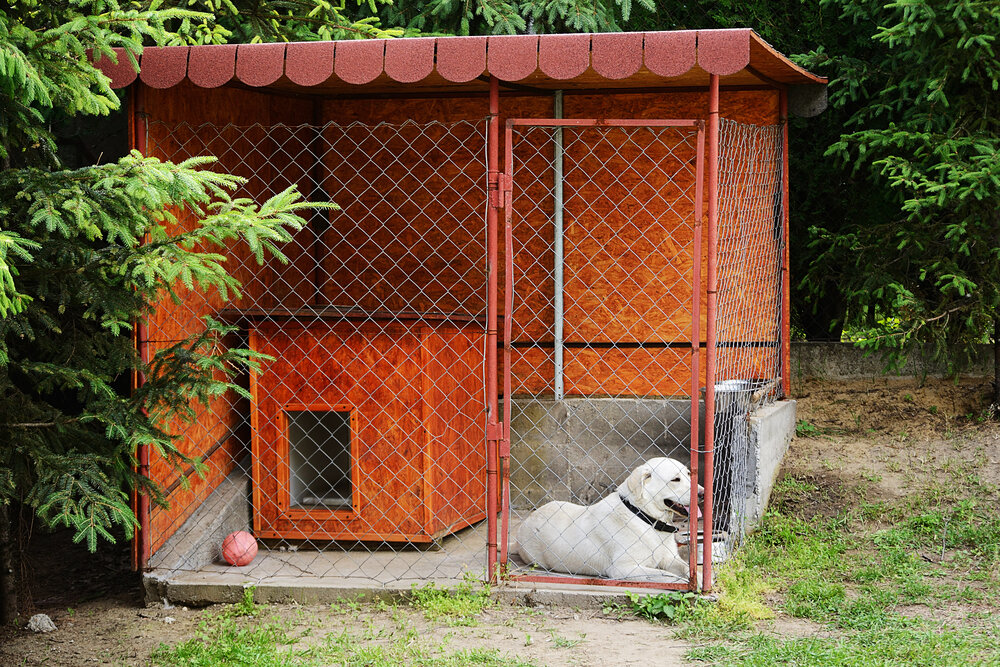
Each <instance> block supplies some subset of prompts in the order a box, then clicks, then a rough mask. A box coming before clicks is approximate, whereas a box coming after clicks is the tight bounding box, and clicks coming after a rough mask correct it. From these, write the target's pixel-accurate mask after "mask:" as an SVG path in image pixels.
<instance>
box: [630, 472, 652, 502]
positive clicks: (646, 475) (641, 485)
mask: <svg viewBox="0 0 1000 667" xmlns="http://www.w3.org/2000/svg"><path fill="white" fill-rule="evenodd" d="M652 478H653V470H652V469H651V468H650V467H649V466H648V465H645V464H643V465H641V466H639V467H638V468H636V469H635V470H634V471H632V474H631V475H629V476H628V480H627V481H626V484H627V486H628V492H629V493H630V494H631V495H632V499H633V500H634V501H635V502H636V503H642V502H644V501H645V500H646V482H648V481H649V480H651V479H652Z"/></svg>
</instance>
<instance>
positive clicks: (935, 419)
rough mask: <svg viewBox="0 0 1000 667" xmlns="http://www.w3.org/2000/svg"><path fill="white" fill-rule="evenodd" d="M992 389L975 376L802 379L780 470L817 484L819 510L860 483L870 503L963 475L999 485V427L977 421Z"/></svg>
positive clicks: (836, 507)
mask: <svg viewBox="0 0 1000 667" xmlns="http://www.w3.org/2000/svg"><path fill="white" fill-rule="evenodd" d="M991 391H992V385H991V383H990V382H989V381H987V380H983V379H960V380H959V381H958V382H955V381H953V380H940V379H928V380H926V381H924V382H918V381H916V380H886V379H875V380H854V381H838V382H817V381H813V382H803V383H800V384H799V385H797V386H796V389H795V394H796V396H795V398H796V400H797V401H798V405H797V412H798V416H797V418H798V420H799V422H798V423H799V428H798V436H797V437H796V438H795V439H794V440H793V442H792V444H791V446H790V447H789V451H788V454H787V455H786V457H785V461H784V463H783V466H782V473H783V474H790V475H792V476H794V477H796V478H797V479H802V480H804V481H808V482H810V483H812V484H815V485H816V486H817V487H819V489H820V491H821V493H820V494H817V496H816V508H815V509H816V511H817V513H820V514H823V513H826V512H832V513H836V512H837V511H840V510H841V509H843V508H844V507H845V505H846V504H848V503H851V502H856V501H857V491H858V490H859V489H860V490H861V491H863V492H864V494H865V496H866V499H867V500H869V501H873V500H879V499H884V500H892V499H895V498H899V497H902V496H905V495H908V494H910V493H912V492H913V491H915V490H924V489H929V488H933V487H934V486H937V485H946V484H948V483H949V481H950V480H952V479H953V478H954V477H955V476H961V475H974V476H975V477H976V478H977V479H978V481H979V482H981V483H983V484H987V485H994V486H995V485H1000V424H997V423H996V422H995V421H992V422H991V421H987V420H985V419H984V418H985V416H986V412H987V410H988V406H989V402H990V401H989V399H990V392H991ZM795 509H796V510H800V509H801V508H795Z"/></svg>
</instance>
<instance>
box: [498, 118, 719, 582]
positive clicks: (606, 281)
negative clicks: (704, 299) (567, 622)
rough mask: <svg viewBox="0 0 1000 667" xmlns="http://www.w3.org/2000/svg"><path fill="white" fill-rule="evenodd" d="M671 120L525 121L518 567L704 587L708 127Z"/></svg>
mask: <svg viewBox="0 0 1000 667" xmlns="http://www.w3.org/2000/svg"><path fill="white" fill-rule="evenodd" d="M657 123H658V121H631V122H629V121H602V124H600V125H598V124H596V122H595V121H555V120H552V121H520V120H518V121H512V122H511V124H509V126H508V132H507V169H508V174H509V175H510V177H511V179H512V184H513V186H512V188H513V189H512V202H511V206H509V207H508V216H509V220H508V237H507V245H506V263H507V273H506V280H507V281H508V288H509V292H508V295H509V296H508V300H507V303H506V307H505V316H506V325H505V341H504V343H505V356H506V357H507V360H508V361H507V368H506V369H505V374H506V378H507V385H506V387H505V388H504V410H505V418H506V419H507V422H508V424H509V426H508V428H507V433H508V434H509V437H510V449H511V453H510V460H509V468H508V470H509V474H508V477H507V479H508V483H507V485H506V488H505V498H504V507H505V509H506V513H505V520H508V521H509V524H508V528H509V537H510V539H509V543H507V544H505V543H503V541H501V551H502V554H501V559H500V560H501V564H502V567H506V571H507V573H508V575H509V576H514V577H524V578H531V579H534V580H552V581H564V582H567V583H570V582H574V581H576V582H579V581H584V580H586V581H590V580H599V581H604V582H607V581H612V580H621V581H629V582H630V584H632V585H635V584H640V585H652V586H661V587H678V588H686V587H688V586H692V585H694V579H693V574H694V562H695V559H694V555H693V554H691V553H690V551H689V550H688V548H687V545H688V543H689V539H688V540H687V541H685V540H679V539H678V538H679V537H680V536H685V535H687V537H688V538H690V535H691V532H692V529H691V527H690V525H689V522H688V516H689V512H690V511H691V508H692V507H694V508H696V507H697V496H698V492H699V487H698V483H697V480H696V478H695V479H693V478H692V476H691V471H690V468H689V466H690V464H691V463H692V460H693V457H692V453H691V452H692V442H695V443H696V442H697V438H695V439H694V440H692V438H691V432H692V420H691V408H692V404H694V405H695V406H697V394H696V392H695V398H694V401H692V387H694V386H697V385H696V383H697V371H696V368H697V356H695V354H693V350H697V341H698V340H700V338H699V336H700V333H699V329H700V327H699V322H698V321H697V320H696V319H695V318H693V316H692V312H693V311H694V308H693V305H694V303H695V300H696V299H700V298H701V297H700V295H699V292H700V290H698V289H697V288H696V287H695V279H696V278H695V277H696V274H697V272H696V270H695V268H696V267H700V264H701V257H700V252H699V251H698V250H697V248H698V247H699V246H698V241H697V239H698V237H699V235H700V217H701V203H702V190H701V183H700V176H701V170H700V168H699V163H700V162H701V159H702V145H701V141H702V139H701V132H700V130H699V128H700V123H698V122H696V121H659V123H660V124H657ZM692 340H694V341H695V347H694V348H693V347H692ZM695 409H697V407H695ZM695 511H696V510H695ZM679 543H680V544H679ZM508 549H509V551H508Z"/></svg>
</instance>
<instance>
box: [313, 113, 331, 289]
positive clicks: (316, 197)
mask: <svg viewBox="0 0 1000 667" xmlns="http://www.w3.org/2000/svg"><path fill="white" fill-rule="evenodd" d="M312 104H313V108H312V122H313V137H312V142H311V146H310V150H309V152H310V153H311V155H312V159H313V164H312V167H311V169H310V170H309V177H310V179H311V180H312V190H311V192H310V193H309V199H310V200H311V201H314V202H317V201H324V202H325V201H328V200H329V199H330V197H329V196H328V195H327V193H326V189H325V187H324V180H325V179H324V178H323V177H324V173H325V170H326V164H325V157H326V154H325V153H326V151H325V146H324V141H323V102H322V101H321V100H313V103H312ZM329 215H330V213H329V211H326V210H323V209H318V210H316V211H313V213H312V215H311V216H310V217H309V227H310V228H311V229H312V233H313V238H312V258H313V274H312V281H313V298H312V300H313V303H315V304H316V305H321V304H322V303H323V287H322V285H323V233H324V232H325V231H326V228H327V226H328V225H329V222H330V218H329Z"/></svg>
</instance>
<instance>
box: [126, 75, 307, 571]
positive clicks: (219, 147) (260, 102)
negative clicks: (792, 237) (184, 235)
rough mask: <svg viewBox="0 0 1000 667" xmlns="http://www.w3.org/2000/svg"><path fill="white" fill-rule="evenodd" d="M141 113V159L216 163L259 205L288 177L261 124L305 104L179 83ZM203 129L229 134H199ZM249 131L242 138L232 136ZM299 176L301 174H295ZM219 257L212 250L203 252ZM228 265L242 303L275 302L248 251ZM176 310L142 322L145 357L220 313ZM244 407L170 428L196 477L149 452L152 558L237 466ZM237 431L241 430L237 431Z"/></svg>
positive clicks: (206, 308) (210, 303)
mask: <svg viewBox="0 0 1000 667" xmlns="http://www.w3.org/2000/svg"><path fill="white" fill-rule="evenodd" d="M143 97H144V107H145V112H146V114H147V150H146V152H147V154H148V155H150V156H153V157H158V158H161V159H165V160H171V161H174V162H180V161H181V160H183V159H186V158H188V157H194V156H199V155H215V156H217V157H219V162H218V163H217V165H216V166H213V167H212V169H217V170H220V171H225V172H228V173H232V174H236V175H238V176H242V177H244V178H247V179H248V182H247V183H246V184H245V185H244V186H242V188H241V190H240V191H239V192H238V193H237V195H238V196H243V197H250V198H253V199H257V200H260V199H263V198H265V197H266V196H268V195H269V194H270V193H271V191H272V190H271V188H272V186H271V185H270V184H272V183H273V182H274V181H275V174H276V173H277V172H278V171H284V172H285V173H290V174H295V173H297V168H296V167H295V166H294V163H292V162H291V161H290V160H289V159H287V158H285V159H284V160H282V157H281V155H282V154H281V153H278V152H276V151H275V150H274V140H275V137H273V136H271V137H269V136H268V133H265V132H264V131H263V129H262V127H257V128H255V127H253V125H254V124H257V123H260V124H263V126H266V125H269V124H271V122H272V119H274V118H281V119H283V120H284V122H293V121H294V122H300V123H301V122H308V120H309V117H310V116H309V113H310V108H311V107H310V105H308V104H306V103H303V102H299V101H286V100H281V99H279V98H274V97H271V96H265V95H261V94H258V93H253V92H250V91H245V90H236V89H225V88H216V89H210V90H206V89H202V88H198V87H196V86H193V85H191V84H187V83H185V84H181V85H180V86H178V87H175V88H172V89H168V90H157V89H153V88H145V89H144V91H143ZM204 124H211V125H213V126H217V127H220V128H221V127H225V126H227V125H231V126H232V127H230V128H228V129H226V130H223V131H206V128H205V127H203V125H204ZM237 127H247V128H249V129H237ZM298 171H299V172H300V171H301V170H298ZM175 213H176V214H177V216H178V230H177V231H183V230H186V229H191V228H192V225H193V224H194V218H193V216H191V215H190V214H189V213H186V212H183V211H176V212H175ZM204 249H206V250H211V251H214V252H218V251H219V248H215V247H208V248H204ZM224 252H225V254H226V255H227V266H228V268H229V269H230V271H231V272H232V273H233V274H234V275H235V276H236V277H237V278H238V279H239V280H240V281H241V282H242V283H243V284H244V286H245V289H244V292H243V300H242V302H241V303H242V304H252V305H253V304H257V303H260V302H262V301H264V302H266V300H267V299H274V298H275V295H276V294H278V293H279V290H278V288H277V286H276V284H275V283H276V281H275V280H274V272H273V271H270V270H269V267H268V266H265V267H260V266H258V265H257V262H256V260H255V259H254V258H253V255H252V253H251V252H250V251H249V248H247V246H246V244H243V243H233V244H231V245H230V246H229V247H227V248H225V249H224ZM175 291H176V296H177V301H175V300H174V299H172V298H170V297H169V296H168V295H164V296H163V298H162V299H161V300H160V302H159V303H158V305H157V307H156V310H155V312H154V314H153V315H152V317H151V318H150V320H149V323H148V348H149V353H150V354H155V353H156V352H157V351H158V350H162V349H164V348H167V347H169V346H171V345H173V344H175V343H176V342H178V341H181V340H183V339H185V338H186V337H187V336H190V335H192V334H195V333H198V332H200V331H202V330H203V329H204V326H203V324H202V320H201V318H202V317H204V316H205V315H215V314H217V313H218V311H219V310H220V309H221V308H223V307H226V306H227V304H226V303H225V302H224V300H223V299H222V297H221V295H220V294H219V293H218V292H217V291H214V290H213V291H210V292H209V293H208V294H202V293H200V292H196V291H191V290H188V289H186V288H185V287H184V286H183V285H181V284H178V285H176V286H175ZM248 409H249V408H248V405H247V403H246V401H241V400H239V399H238V397H237V396H236V395H235V394H234V393H228V394H226V395H224V396H221V397H219V398H217V399H215V400H213V401H212V402H211V403H210V404H209V405H208V406H206V407H205V408H203V409H199V417H198V420H197V421H196V422H195V423H193V424H190V425H182V424H174V425H173V430H174V432H179V433H181V438H180V440H179V443H178V446H179V447H180V449H181V450H182V451H183V452H184V453H186V454H188V455H189V456H192V457H198V458H202V460H203V463H205V464H206V465H205V470H204V473H203V474H192V471H191V470H183V471H181V470H177V469H175V468H174V467H173V466H172V465H170V464H168V463H167V461H165V460H164V459H163V458H162V457H160V456H158V455H157V454H156V453H155V452H152V453H151V461H150V475H151V477H152V478H153V479H155V480H156V481H158V482H159V483H160V484H161V485H163V487H164V488H165V489H166V490H167V491H168V494H167V498H166V500H167V501H168V503H169V506H168V507H165V508H164V507H154V508H153V509H152V510H151V512H150V546H151V552H152V553H155V552H156V551H157V550H158V549H160V548H161V547H162V546H163V544H164V543H165V542H166V540H167V539H168V538H169V537H170V536H171V535H172V534H173V533H174V531H176V530H177V529H178V528H179V527H180V525H181V524H182V523H183V522H184V520H185V519H186V518H187V517H188V516H189V515H190V514H191V512H193V511H194V509H195V508H196V507H197V505H198V504H199V503H200V502H201V501H202V500H204V498H206V497H207V495H208V494H209V493H210V492H211V491H212V490H213V489H214V488H215V487H216V486H217V485H218V484H219V482H221V481H222V479H224V478H225V476H226V475H228V474H229V473H230V472H231V471H232V470H233V468H234V466H235V465H236V462H237V461H238V460H239V459H240V458H242V457H243V456H245V455H246V453H247V451H248V450H247V440H248V434H247V433H245V432H241V428H243V427H244V426H245V422H246V415H247V414H248ZM243 430H244V431H245V428H243Z"/></svg>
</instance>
